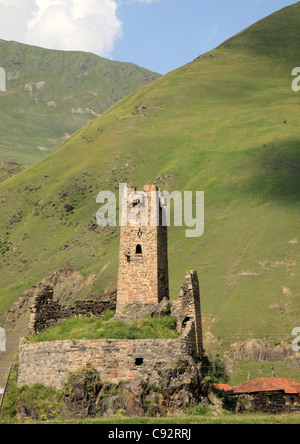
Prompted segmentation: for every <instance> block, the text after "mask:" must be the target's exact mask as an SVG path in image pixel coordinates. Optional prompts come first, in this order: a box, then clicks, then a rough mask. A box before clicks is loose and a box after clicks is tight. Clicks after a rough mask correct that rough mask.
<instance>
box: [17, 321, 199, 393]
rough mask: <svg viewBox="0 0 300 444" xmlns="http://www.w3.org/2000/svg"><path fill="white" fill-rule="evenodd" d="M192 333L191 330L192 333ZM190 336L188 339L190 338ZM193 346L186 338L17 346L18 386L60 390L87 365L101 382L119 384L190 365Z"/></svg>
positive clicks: (66, 342) (80, 341)
mask: <svg viewBox="0 0 300 444" xmlns="http://www.w3.org/2000/svg"><path fill="white" fill-rule="evenodd" d="M191 331H193V329H191ZM192 336H193V335H191V337H192ZM193 348H194V345H193V344H192V343H190V342H189V340H188V338H186V337H184V338H182V339H166V340H164V339H159V340H157V339H147V340H107V339H100V340H76V341H70V340H68V341H56V342H42V343H33V344H28V343H26V342H25V340H24V341H21V342H20V350H19V361H20V363H19V377H18V385H19V386H23V385H25V384H26V385H29V386H32V385H34V384H43V385H45V386H48V387H50V386H52V387H56V388H58V389H60V388H62V387H63V385H64V383H65V382H66V380H67V377H68V374H69V373H70V372H74V371H77V370H80V369H82V368H84V367H85V366H86V365H87V364H90V365H91V366H92V367H94V368H96V370H97V371H98V372H99V374H100V377H101V379H102V380H103V381H107V382H112V383H118V382H120V381H121V380H124V381H126V380H132V379H136V378H139V377H144V376H145V375H146V376H148V377H149V378H151V377H154V376H155V375H156V371H157V369H159V368H164V367H167V368H170V366H171V365H172V363H173V365H176V361H177V362H178V360H188V359H190V360H191V361H192V362H193V356H192V352H193Z"/></svg>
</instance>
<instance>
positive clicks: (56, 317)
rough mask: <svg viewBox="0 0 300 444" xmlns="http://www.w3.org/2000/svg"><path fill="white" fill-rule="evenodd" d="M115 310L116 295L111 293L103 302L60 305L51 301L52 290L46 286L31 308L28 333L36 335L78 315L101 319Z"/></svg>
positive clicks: (79, 302) (101, 300) (78, 302)
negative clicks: (108, 312) (106, 313)
mask: <svg viewBox="0 0 300 444" xmlns="http://www.w3.org/2000/svg"><path fill="white" fill-rule="evenodd" d="M115 309H116V293H111V294H110V295H109V297H108V298H105V299H104V300H103V299H100V300H93V301H76V302H75V304H74V305H60V304H59V303H57V302H55V301H53V289H52V288H51V287H50V286H46V287H45V288H43V289H42V291H41V292H40V294H39V295H38V296H37V297H36V299H35V302H34V304H33V306H32V307H31V316H30V322H29V331H30V333H31V334H34V333H38V332H41V331H42V330H44V329H46V328H49V327H52V326H53V325H55V324H57V322H59V321H63V320H66V319H70V318H72V317H74V316H79V315H83V316H91V315H92V316H96V317H101V316H102V315H103V314H104V313H105V312H106V311H115Z"/></svg>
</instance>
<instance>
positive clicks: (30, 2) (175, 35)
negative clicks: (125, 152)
mask: <svg viewBox="0 0 300 444" xmlns="http://www.w3.org/2000/svg"><path fill="white" fill-rule="evenodd" d="M293 3H296V2H295V1H294V0H293V1H288V0H209V1H204V0H0V39H3V40H15V41H18V42H21V43H27V44H30V45H35V46H41V47H44V48H50V49H61V50H78V51H88V52H93V53H95V54H98V55H100V56H102V57H106V58H111V59H114V60H119V61H122V62H132V63H136V64H137V65H140V66H143V67H145V68H148V69H150V70H152V71H156V72H159V73H161V74H165V73H167V72H169V71H171V70H173V69H175V68H178V67H180V66H182V65H184V64H185V63H188V62H190V61H191V60H193V59H194V58H196V57H197V56H198V55H200V54H203V53H204V52H206V51H209V50H211V49H213V48H215V47H216V46H218V45H219V44H220V43H222V42H223V41H224V40H226V39H227V38H229V37H232V36H233V35H234V34H236V33H237V32H239V31H241V30H243V29H245V28H246V27H248V26H250V25H251V24H253V23H255V22H256V21H258V20H260V19H262V18H264V17H265V16H267V15H269V14H271V13H273V12H275V11H277V10H279V9H281V8H283V7H285V6H288V5H291V4H293ZM0 65H1V60H0Z"/></svg>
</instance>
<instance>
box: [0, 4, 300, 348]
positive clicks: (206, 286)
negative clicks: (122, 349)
mask: <svg viewBox="0 0 300 444" xmlns="http://www.w3.org/2000/svg"><path fill="white" fill-rule="evenodd" d="M299 24H300V3H297V4H295V5H293V6H291V7H288V8H285V9H283V10H282V11H279V12H278V13H276V14H274V15H272V16H270V17H268V18H266V19H265V20H262V21H261V22H259V23H257V24H255V25H253V26H252V27H250V28H249V29H247V30H246V31H244V32H242V33H240V34H239V35H237V36H235V37H234V38H232V39H230V40H228V41H227V42H225V43H224V44H223V45H221V46H220V47H218V48H217V49H215V50H213V51H211V52H209V53H207V54H204V55H202V56H201V57H199V58H198V59H197V60H195V61H193V62H192V63H190V64H188V65H186V66H184V67H182V68H180V69H178V70H176V71H173V72H171V73H169V74H168V75H166V76H164V77H162V78H160V79H158V80H157V81H155V82H154V83H152V84H150V85H147V86H145V87H143V88H142V89H140V90H139V91H137V92H135V93H134V94H132V95H131V96H129V97H127V98H125V99H123V100H122V101H121V102H119V103H118V104H116V105H115V106H113V107H112V108H111V109H109V110H108V111H107V112H106V113H105V114H104V115H102V116H101V117H100V118H98V119H96V120H95V121H93V122H92V123H90V124H89V125H88V126H87V127H85V128H83V129H82V130H80V131H78V132H77V133H76V134H74V135H73V136H72V137H71V139H70V140H68V141H66V142H65V143H63V144H62V145H61V146H60V147H58V148H57V149H56V150H55V151H54V152H53V153H52V154H51V155H50V156H48V157H47V158H45V159H43V160H42V161H41V162H39V163H38V164H36V165H34V166H32V167H30V168H28V169H27V170H25V171H22V172H20V173H19V174H17V175H16V176H14V177H12V178H10V179H8V180H6V181H4V182H3V183H2V184H0V202H1V210H2V211H1V212H0V227H1V228H0V233H1V235H0V237H1V238H2V243H0V260H1V272H0V273H1V278H0V279H1V292H0V310H1V311H2V312H5V310H7V309H8V308H9V307H10V306H11V304H12V302H13V301H15V300H17V298H18V297H19V296H20V295H21V294H22V292H23V291H24V290H25V289H26V288H28V287H29V286H30V285H32V284H34V283H35V282H37V281H39V280H40V279H42V278H43V277H44V276H48V275H51V274H52V273H53V272H54V271H56V270H58V269H59V268H61V267H62V266H64V265H65V264H70V265H71V266H73V267H75V269H77V270H78V271H80V272H81V273H82V275H83V276H84V277H91V276H93V279H92V280H91V282H92V283H91V285H90V287H89V290H88V294H91V293H99V292H101V291H102V290H106V289H114V288H116V282H117V266H118V247H119V230H118V229H117V228H116V229H114V228H105V229H103V228H100V227H98V228H96V227H95V225H94V224H95V215H96V212H97V210H98V208H99V205H97V204H96V196H97V194H98V192H99V191H100V190H113V191H116V188H117V186H118V184H119V183H120V182H128V183H130V184H135V185H137V186H142V185H143V184H144V183H152V182H155V181H156V180H157V183H158V184H159V185H160V186H161V187H162V188H163V189H165V190H168V191H172V190H180V191H184V190H193V191H196V190H199V191H205V233H204V235H203V236H202V237H201V238H190V239H187V238H186V237H185V227H183V228H177V227H176V228H170V229H169V264H170V282H171V294H172V298H173V299H175V298H177V296H178V293H179V289H180V285H181V284H182V283H183V280H184V273H185V271H186V270H189V269H194V268H196V269H198V271H199V278H200V285H201V292H202V311H203V316H204V328H205V332H207V331H209V332H210V333H211V334H212V335H213V337H215V338H216V340H217V341H218V343H219V344H220V346H221V345H224V346H227V345H228V344H229V343H230V342H234V341H236V340H239V339H245V338H249V337H267V338H270V339H271V340H273V341H274V342H276V341H279V340H281V339H286V340H287V341H291V340H292V338H291V336H290V335H291V331H292V328H294V327H296V326H298V324H299V314H300V297H299V296H300V273H299V260H300V257H299V256H300V254H299V243H300V236H299V228H300V219H299V198H300V175H299V168H300V129H299V103H300V102H299V100H300V93H295V92H293V91H292V89H291V82H292V77H291V71H292V69H293V68H294V67H295V66H298V65H299V60H300V45H299V43H300V35H299V32H298V29H299ZM157 178H159V179H157ZM67 204H70V205H71V206H72V207H74V209H73V210H72V211H67V210H66V208H68V207H66V205H67ZM69 208H70V207H69ZM86 296H87V294H84V292H83V294H82V297H86Z"/></svg>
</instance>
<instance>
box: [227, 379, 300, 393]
mask: <svg viewBox="0 0 300 444" xmlns="http://www.w3.org/2000/svg"><path fill="white" fill-rule="evenodd" d="M228 391H230V393H231V394H234V395H238V394H242V393H257V392H272V391H284V392H285V393H286V394H289V395H297V394H300V383H299V382H296V381H292V380H291V379H283V378H258V379H254V380H253V381H249V382H243V383H242V384H240V385H237V386H235V387H232V390H228Z"/></svg>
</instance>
